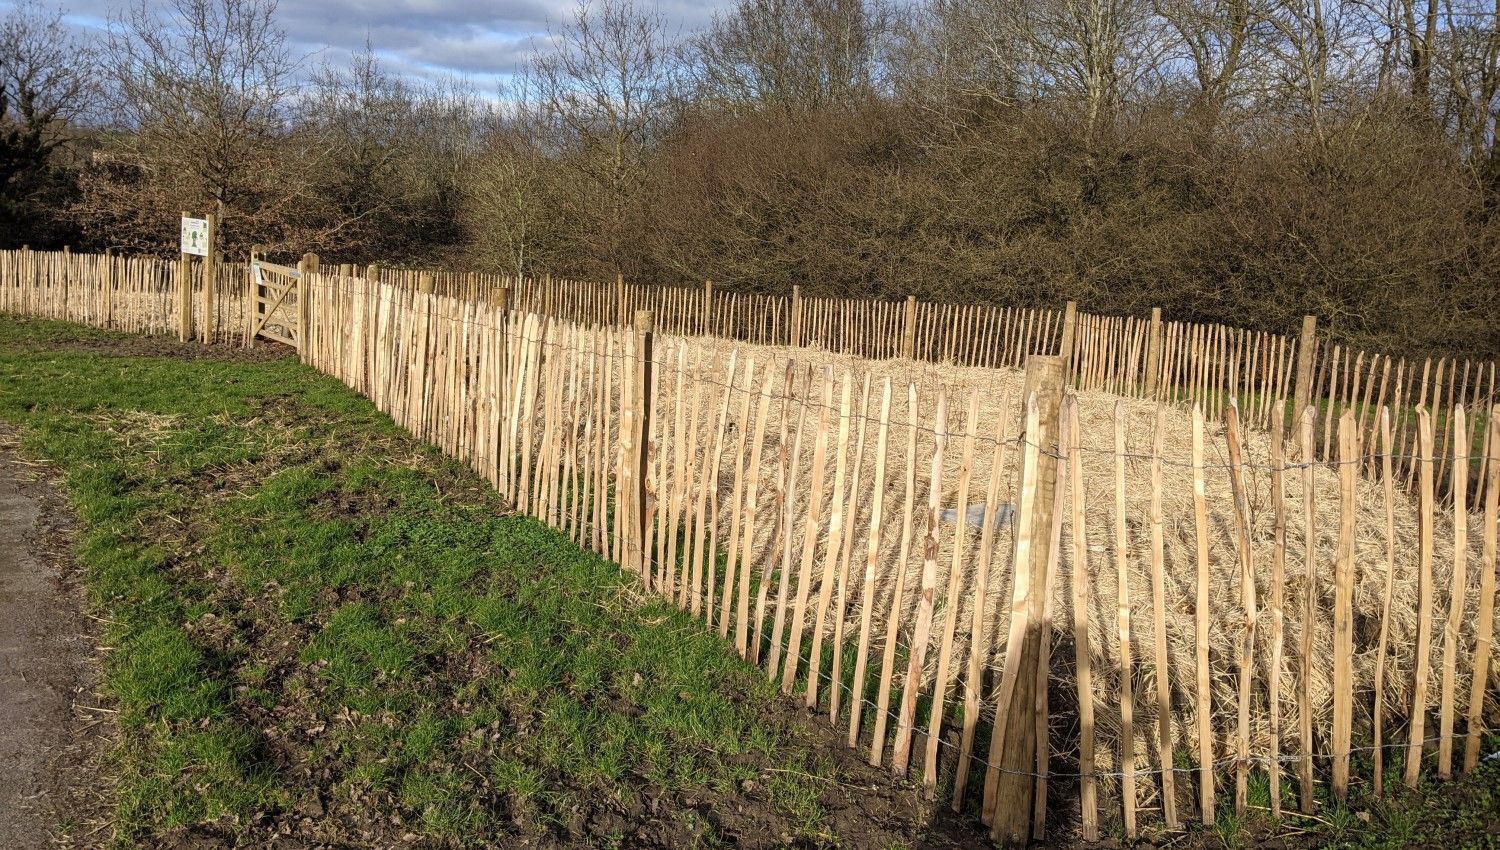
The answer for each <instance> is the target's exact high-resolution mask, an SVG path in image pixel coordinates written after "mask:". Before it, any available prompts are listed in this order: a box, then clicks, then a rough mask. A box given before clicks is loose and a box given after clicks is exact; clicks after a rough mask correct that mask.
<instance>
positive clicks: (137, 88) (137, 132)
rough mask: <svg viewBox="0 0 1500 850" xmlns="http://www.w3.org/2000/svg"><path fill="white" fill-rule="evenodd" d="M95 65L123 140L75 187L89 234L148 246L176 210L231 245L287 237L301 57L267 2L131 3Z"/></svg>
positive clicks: (301, 179)
mask: <svg viewBox="0 0 1500 850" xmlns="http://www.w3.org/2000/svg"><path fill="white" fill-rule="evenodd" d="M106 64H107V66H108V74H109V82H110V83H111V84H112V85H113V87H114V88H115V95H116V98H117V103H118V115H117V116H116V121H117V124H118V125H119V126H120V127H121V128H122V129H123V130H124V131H125V132H124V133H122V134H121V136H120V149H119V150H117V151H115V152H114V156H115V163H114V166H113V167H112V168H111V169H109V170H106V171H104V172H102V173H98V174H95V175H93V179H92V180H89V181H87V182H86V184H85V201H84V207H83V212H84V214H85V215H86V216H88V217H89V218H91V219H92V220H93V221H94V222H95V224H96V226H97V227H101V228H110V229H113V230H115V232H116V233H117V234H118V235H119V236H120V237H122V239H121V241H124V242H126V243H128V244H136V245H139V246H141V247H148V246H150V247H155V246H156V245H158V244H160V243H161V242H162V241H163V240H167V239H170V237H171V232H170V231H171V224H170V218H171V217H172V216H173V215H175V213H176V211H177V210H178V209H180V208H183V207H191V208H201V207H202V206H203V205H211V206H214V207H217V208H218V210H219V211H220V214H221V216H223V217H225V218H226V235H228V236H230V237H231V239H234V238H235V237H236V236H239V237H242V238H243V239H244V240H247V241H263V242H272V243H279V242H282V241H285V240H286V239H287V238H288V235H289V233H290V231H291V229H292V226H293V223H294V222H295V221H296V220H297V216H298V210H297V209H296V205H297V203H298V202H299V201H300V200H301V199H302V198H303V195H304V191H303V190H304V184H305V179H306V174H305V169H306V167H308V166H309V165H311V163H310V162H309V160H308V158H307V157H306V156H294V157H287V156H284V154H285V150H284V144H283V143H284V141H285V139H286V137H287V136H288V134H289V132H290V129H291V127H290V122H291V118H292V112H291V109H292V105H293V98H294V96H295V95H296V94H297V91H298V76H299V74H300V72H301V58H300V57H297V56H294V55H293V54H292V52H291V51H290V50H289V49H288V47H287V45H286V34H285V33H284V32H283V31H282V30H281V29H280V28H279V27H278V25H277V23H276V2H275V0H166V2H164V3H153V2H149V0H137V2H135V4H134V5H132V6H130V7H128V8H127V9H125V10H124V11H123V12H121V13H120V15H119V16H118V17H117V18H116V19H115V20H114V21H113V22H112V24H111V27H110V31H109V36H108V53H107V57H106ZM143 190H144V191H143ZM122 231H123V232H122Z"/></svg>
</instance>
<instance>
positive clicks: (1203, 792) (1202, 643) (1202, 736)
mask: <svg viewBox="0 0 1500 850" xmlns="http://www.w3.org/2000/svg"><path fill="white" fill-rule="evenodd" d="M1193 520H1194V527H1195V530H1196V539H1197V544H1198V545H1197V556H1198V558H1197V560H1198V581H1197V588H1196V589H1197V601H1196V604H1195V605H1194V612H1193V619H1194V627H1195V646H1194V648H1195V650H1196V660H1197V667H1198V682H1197V697H1198V706H1197V714H1198V808H1199V814H1200V815H1201V819H1202V821H1203V823H1204V825H1212V824H1213V822H1214V731H1213V689H1212V686H1211V683H1210V679H1209V657H1208V626H1209V621H1210V620H1211V619H1212V613H1211V609H1210V607H1209V606H1210V604H1211V603H1210V601H1209V581H1210V577H1209V570H1208V565H1209V547H1208V543H1209V541H1208V490H1207V486H1206V482H1205V481H1204V473H1203V408H1201V407H1199V406H1198V405H1196V404H1195V405H1193Z"/></svg>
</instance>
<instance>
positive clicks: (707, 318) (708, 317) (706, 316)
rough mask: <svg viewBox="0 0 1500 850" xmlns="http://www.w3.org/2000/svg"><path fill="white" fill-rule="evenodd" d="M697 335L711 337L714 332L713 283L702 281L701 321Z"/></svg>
mask: <svg viewBox="0 0 1500 850" xmlns="http://www.w3.org/2000/svg"><path fill="white" fill-rule="evenodd" d="M698 324H699V327H698V333H701V334H703V335H704V336H712V335H713V332H714V282H713V281H712V280H705V281H703V319H702V321H700V322H699V323H698Z"/></svg>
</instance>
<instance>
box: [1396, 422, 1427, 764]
mask: <svg viewBox="0 0 1500 850" xmlns="http://www.w3.org/2000/svg"><path fill="white" fill-rule="evenodd" d="M1417 472H1418V480H1419V481H1420V487H1421V489H1420V499H1421V516H1420V517H1419V529H1420V535H1421V536H1420V541H1419V543H1418V551H1419V555H1418V566H1417V647H1416V650H1417V659H1416V670H1415V672H1414V675H1415V679H1414V681H1413V684H1412V700H1411V714H1410V717H1411V723H1410V725H1409V726H1408V727H1407V735H1408V737H1407V742H1406V769H1405V772H1404V774H1403V776H1402V780H1403V781H1404V782H1405V783H1406V784H1407V786H1408V787H1410V788H1415V787H1417V780H1418V779H1419V778H1420V776H1421V772H1422V746H1423V745H1424V744H1425V743H1426V740H1425V738H1426V735H1427V731H1426V730H1427V677H1428V673H1429V671H1430V669H1431V667H1432V652H1431V647H1432V549H1433V540H1432V509H1433V501H1434V494H1433V489H1434V485H1433V475H1432V473H1433V463H1432V416H1431V414H1429V413H1428V412H1427V408H1426V407H1418V408H1417Z"/></svg>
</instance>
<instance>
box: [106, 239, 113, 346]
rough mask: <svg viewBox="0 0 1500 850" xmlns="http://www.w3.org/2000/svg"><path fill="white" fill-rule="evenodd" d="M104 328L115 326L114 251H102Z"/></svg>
mask: <svg viewBox="0 0 1500 850" xmlns="http://www.w3.org/2000/svg"><path fill="white" fill-rule="evenodd" d="M104 326H105V327H106V328H113V327H114V326H115V249H113V248H105V249H104Z"/></svg>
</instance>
